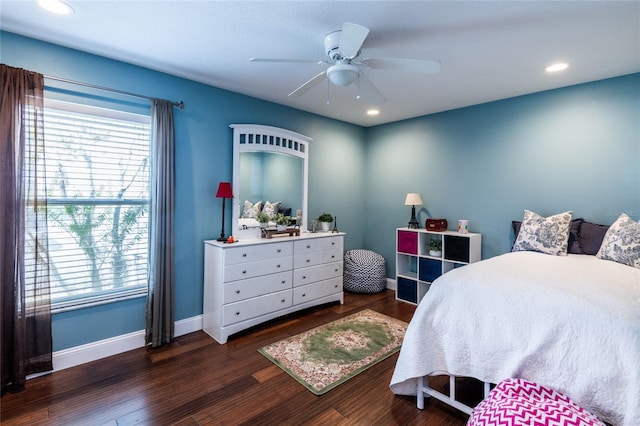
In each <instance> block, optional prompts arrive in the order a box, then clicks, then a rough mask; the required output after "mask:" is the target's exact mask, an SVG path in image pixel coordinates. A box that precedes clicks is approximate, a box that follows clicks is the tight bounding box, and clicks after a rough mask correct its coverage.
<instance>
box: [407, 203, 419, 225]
mask: <svg viewBox="0 0 640 426" xmlns="http://www.w3.org/2000/svg"><path fill="white" fill-rule="evenodd" d="M409 228H410V229H418V228H420V224H419V223H418V219H416V206H411V219H409Z"/></svg>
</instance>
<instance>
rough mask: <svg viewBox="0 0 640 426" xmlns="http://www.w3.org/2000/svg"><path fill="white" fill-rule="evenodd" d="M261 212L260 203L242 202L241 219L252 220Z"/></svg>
mask: <svg viewBox="0 0 640 426" xmlns="http://www.w3.org/2000/svg"><path fill="white" fill-rule="evenodd" d="M261 211H262V201H258V202H257V203H255V204H254V203H252V202H251V201H249V200H246V201H245V202H244V207H243V208H242V217H243V218H252V217H256V215H257V214H258V213H260V212H261Z"/></svg>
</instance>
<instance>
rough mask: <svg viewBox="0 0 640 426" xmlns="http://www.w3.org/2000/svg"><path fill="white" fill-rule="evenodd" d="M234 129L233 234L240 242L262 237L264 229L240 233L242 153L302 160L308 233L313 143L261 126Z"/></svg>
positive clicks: (304, 223) (304, 222)
mask: <svg viewBox="0 0 640 426" xmlns="http://www.w3.org/2000/svg"><path fill="white" fill-rule="evenodd" d="M229 127H231V128H232V129H233V183H232V184H233V194H234V197H233V210H232V217H233V220H232V221H231V226H232V227H233V228H232V234H231V235H236V236H238V237H239V238H246V237H259V236H260V229H246V230H243V229H240V225H239V222H238V219H239V216H240V200H239V198H238V196H239V194H238V190H239V188H240V153H241V152H256V151H263V152H275V153H280V154H287V155H292V156H294V157H298V158H301V159H302V163H303V173H302V176H303V182H302V223H301V224H300V230H301V231H305V230H306V229H307V217H308V216H307V213H308V211H307V210H308V189H309V142H311V141H312V140H313V139H311V138H309V137H307V136H304V135H301V134H300V133H296V132H292V131H291V130H286V129H281V128H278V127H271V126H263V125H260V124H231V125H230V126H229Z"/></svg>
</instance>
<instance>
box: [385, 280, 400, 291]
mask: <svg viewBox="0 0 640 426" xmlns="http://www.w3.org/2000/svg"><path fill="white" fill-rule="evenodd" d="M387 288H388V289H389V290H396V289H397V288H398V282H397V281H396V280H394V279H392V278H387Z"/></svg>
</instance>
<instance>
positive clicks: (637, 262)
mask: <svg viewBox="0 0 640 426" xmlns="http://www.w3.org/2000/svg"><path fill="white" fill-rule="evenodd" d="M596 256H597V257H599V258H600V259H605V260H613V261H614V262H618V263H622V264H625V265H629V266H633V267H634V268H638V269H640V222H635V221H634V220H633V219H631V218H630V217H629V216H627V215H626V214H625V213H622V214H621V215H620V217H619V218H618V219H617V220H616V221H615V222H614V223H613V225H611V226H610V227H609V230H608V231H607V233H606V234H605V235H604V240H603V241H602V245H601V246H600V250H598V254H597V255H596Z"/></svg>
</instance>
